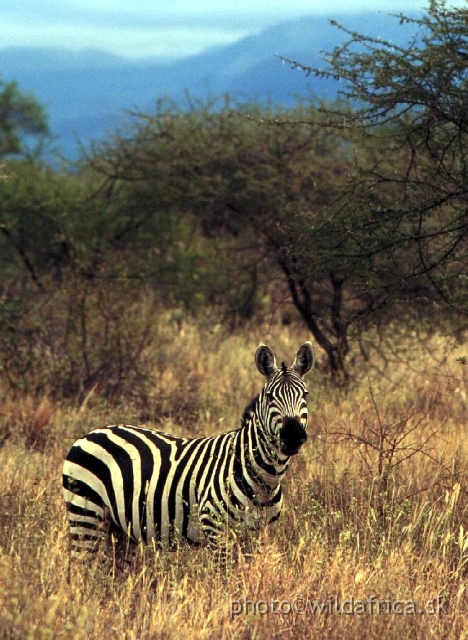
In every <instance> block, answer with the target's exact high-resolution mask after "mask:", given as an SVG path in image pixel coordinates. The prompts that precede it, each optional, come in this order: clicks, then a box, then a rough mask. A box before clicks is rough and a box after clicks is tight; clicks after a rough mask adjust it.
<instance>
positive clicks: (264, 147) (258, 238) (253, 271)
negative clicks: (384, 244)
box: [88, 101, 350, 377]
mask: <svg viewBox="0 0 468 640" xmlns="http://www.w3.org/2000/svg"><path fill="white" fill-rule="evenodd" d="M214 107H216V108H214ZM314 109H315V108H314V107H313V106H312V105H298V106H297V107H296V109H295V110H293V111H292V112H291V111H288V112H281V111H280V110H278V109H276V110H272V109H270V110H269V109H262V108H260V107H256V106H252V105H251V106H249V107H240V106H238V105H236V107H235V108H233V107H232V105H231V103H230V102H229V101H227V102H226V103H225V104H224V105H222V106H221V107H220V105H219V104H217V105H212V104H204V105H200V104H197V105H194V106H192V108H190V109H188V110H180V109H177V108H176V107H175V106H174V105H169V107H168V108H164V107H163V105H160V108H159V110H158V111H157V113H156V114H154V115H150V116H148V115H146V114H134V120H133V129H132V130H131V131H130V132H128V131H127V132H121V133H120V134H119V135H117V136H115V137H114V138H113V139H111V140H108V141H107V142H104V143H101V144H99V145H98V146H96V147H95V149H94V150H93V153H92V154H91V156H90V157H89V158H88V164H89V165H90V166H92V167H93V169H94V170H97V171H98V172H100V173H101V174H102V175H103V176H104V177H105V182H104V184H105V187H106V190H107V192H108V193H111V194H112V196H113V197H115V198H117V199H120V198H121V197H122V196H121V194H122V193H123V192H126V193H127V196H126V197H125V201H127V202H128V201H134V202H138V203H139V205H137V206H136V209H135V215H134V216H133V224H134V225H136V226H140V227H141V228H143V227H144V226H145V225H147V224H148V221H149V219H150V218H151V217H152V216H153V217H154V216H157V215H161V212H164V211H167V212H174V211H177V212H178V215H189V216H192V217H194V218H195V219H196V220H197V221H198V223H199V225H200V229H201V230H202V233H203V234H204V235H205V236H207V237H209V238H212V239H213V240H214V241H215V242H217V243H218V245H219V243H222V244H223V248H224V257H223V258H222V264H221V262H220V264H219V267H220V269H219V270H220V271H223V272H224V276H225V277H224V278H221V280H222V283H223V284H224V285H225V286H227V288H228V289H229V290H230V291H232V290H233V289H235V288H236V287H237V285H238V281H239V278H238V274H239V272H240V270H242V272H243V273H244V274H249V275H248V277H250V280H251V285H250V286H244V290H247V294H246V300H245V301H244V302H242V301H241V300H239V297H238V296H236V297H235V299H236V301H237V303H238V304H239V305H240V306H242V307H243V308H244V312H247V311H248V310H250V309H251V301H252V298H253V297H254V296H253V295H252V294H253V293H254V292H255V288H256V287H257V286H258V282H259V280H261V277H260V278H259V277H258V276H259V273H260V272H262V273H265V272H268V273H269V277H270V280H271V279H272V278H274V277H275V275H274V274H277V275H278V274H280V276H281V278H282V285H281V286H282V288H283V289H284V284H286V290H287V291H288V292H289V298H290V299H291V300H292V302H293V304H294V305H295V307H296V308H297V310H298V311H299V313H300V314H301V316H302V318H303V320H304V322H305V324H306V326H307V327H308V328H309V330H310V331H311V332H312V333H313V335H314V337H315V338H316V340H317V342H318V343H319V345H320V346H322V347H323V349H324V350H325V351H326V353H327V356H328V362H329V367H330V371H331V373H332V375H333V376H334V377H338V376H339V375H341V374H343V372H344V353H345V346H346V340H347V336H346V332H345V331H343V330H342V326H340V324H339V313H340V312H341V308H340V305H341V300H340V296H341V283H340V281H339V279H338V278H337V277H336V274H335V273H334V272H333V271H330V268H329V265H330V256H329V255H328V254H327V252H326V251H324V250H323V246H324V245H325V246H327V247H328V246H329V244H330V238H329V237H325V235H322V237H321V238H320V239H319V241H318V246H310V245H309V244H307V247H300V246H297V245H296V244H295V237H294V235H293V233H292V231H291V229H290V227H289V221H290V218H291V215H293V214H292V210H293V209H292V208H294V209H297V210H299V209H300V210H310V209H314V210H321V209H322V208H323V207H324V206H328V205H330V204H331V203H332V202H333V200H334V199H335V198H336V197H337V196H338V194H339V192H340V190H341V189H342V188H343V185H344V184H346V182H347V176H348V170H349V169H348V168H347V167H348V165H349V164H350V155H349V148H348V147H347V142H346V141H345V139H344V137H343V135H342V134H340V135H339V136H337V135H336V134H335V133H334V132H332V131H330V130H327V129H326V128H324V127H323V126H318V125H317V126H312V127H311V126H310V124H309V122H310V115H311V112H312V111H314ZM291 117H293V118H294V119H295V124H294V126H289V124H288V122H289V120H290V118H291ZM128 189H130V193H128ZM299 242H301V240H300V239H299ZM306 249H307V250H308V251H309V250H310V251H311V252H312V253H313V254H314V255H320V256H321V257H322V268H321V270H320V273H319V272H317V278H316V280H315V284H316V286H315V287H314V288H311V287H310V286H309V285H308V283H306V282H305V276H306V273H305V272H304V271H303V270H302V268H301V264H300V262H299V260H298V259H297V258H298V256H300V255H301V254H302V252H303V251H304V250H306ZM228 255H229V256H230V259H229V260H226V256H228ZM232 256H235V259H234V260H233V259H232ZM239 256H240V260H239ZM244 278H245V275H244ZM229 280H230V281H231V282H230V286H229V283H228V282H227V281H229ZM214 284H215V287H214V288H215V289H216V286H217V285H218V286H219V284H220V280H219V278H217V282H216V283H214ZM213 293H214V298H216V295H215V293H216V292H213ZM305 294H306V295H307V296H308V297H307V300H305V299H304V295H305ZM343 326H344V325H343Z"/></svg>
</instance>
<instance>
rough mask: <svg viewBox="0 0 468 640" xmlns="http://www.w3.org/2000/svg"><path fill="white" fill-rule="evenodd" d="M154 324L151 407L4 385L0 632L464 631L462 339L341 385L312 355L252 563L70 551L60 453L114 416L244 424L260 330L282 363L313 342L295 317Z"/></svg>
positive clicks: (154, 422) (207, 427) (466, 550)
mask: <svg viewBox="0 0 468 640" xmlns="http://www.w3.org/2000/svg"><path fill="white" fill-rule="evenodd" d="M159 322H160V323H164V336H165V339H164V340H163V341H160V343H159V347H157V346H156V344H155V345H154V346H153V348H154V349H155V350H157V357H156V354H154V355H155V363H156V364H155V370H154V387H153V389H152V391H151V393H150V396H149V397H150V403H149V404H148V405H147V406H146V409H145V411H142V409H141V408H140V407H139V405H138V403H137V402H134V401H132V400H130V399H128V400H125V401H122V402H121V403H120V404H119V403H117V404H116V403H114V404H113V405H110V404H109V403H108V402H107V401H106V400H104V399H103V398H102V397H101V396H100V395H99V390H98V389H97V388H93V389H92V390H91V391H90V392H89V393H88V394H87V395H86V396H85V397H84V398H83V399H82V401H81V402H80V403H79V404H72V403H68V404H67V403H61V402H58V401H54V400H53V399H51V397H49V396H48V395H47V393H46V391H44V393H43V395H42V396H41V397H38V396H34V397H33V396H28V395H27V394H20V393H18V394H16V395H14V394H12V392H11V391H8V392H7V391H5V392H4V393H3V398H2V405H1V407H0V415H1V427H0V428H1V433H2V446H1V448H0V469H1V478H2V491H1V494H0V636H1V637H2V638H17V639H18V640H25V639H33V638H34V639H36V638H37V639H49V638H50V639H51V638H77V639H80V638H83V639H85V638H86V639H88V638H91V639H101V638H109V639H111V638H125V639H135V640H136V639H138V640H144V639H149V638H180V637H187V638H189V637H191V638H319V637H327V638H356V637H360V638H364V637H365V638H400V639H402V638H410V637H411V638H430V637H433V638H460V637H466V634H467V632H466V626H467V620H468V610H467V593H466V579H467V575H468V495H467V490H468V483H467V480H468V466H467V461H468V445H467V444H466V424H467V417H468V408H467V371H466V365H464V364H463V363H464V359H463V356H464V354H466V350H465V351H464V349H463V346H460V345H458V346H457V344H456V343H455V342H454V341H452V340H451V339H449V338H442V337H438V336H432V337H430V338H427V339H422V338H421V337H420V338H419V339H418V340H416V339H415V340H414V341H413V342H412V343H410V341H409V339H408V348H407V352H406V355H404V356H403V355H402V352H401V351H399V352H398V354H396V355H394V356H393V355H392V354H391V352H390V350H388V349H387V351H386V352H385V353H384V354H383V355H385V359H384V358H383V357H382V356H378V355H374V356H372V358H371V360H370V361H369V362H365V363H364V362H363V363H360V364H359V363H357V364H356V365H355V367H354V371H355V376H354V381H353V382H352V383H351V385H350V387H349V388H348V389H347V390H346V391H344V390H339V389H337V388H335V387H332V386H331V385H330V384H329V382H328V378H327V377H326V376H325V375H324V374H323V373H322V372H321V370H320V363H319V366H318V367H317V368H316V369H314V370H313V372H312V373H311V374H310V375H309V377H308V386H309V389H310V401H309V407H310V422H309V433H310V437H309V440H308V442H307V443H306V445H305V447H304V448H303V450H302V451H301V452H300V454H299V455H298V456H297V458H295V459H294V460H293V462H292V465H291V469H290V472H289V473H288V475H287V478H286V480H285V493H286V497H285V508H284V511H283V514H282V517H281V519H280V521H279V522H278V523H276V524H275V525H273V526H271V527H270V528H269V529H268V530H267V531H266V532H265V534H264V535H263V536H262V539H261V547H260V549H259V550H258V551H257V552H256V553H255V554H254V556H253V558H251V559H246V558H242V557H241V558H240V559H239V560H238V562H237V564H234V565H233V566H232V567H230V568H228V569H227V570H226V571H220V570H218V568H217V567H216V566H215V564H214V562H213V559H212V558H211V557H210V554H209V552H208V551H207V550H205V549H201V550H196V551H194V550H190V549H186V548H180V549H179V550H178V551H176V552H173V553H169V552H162V551H159V550H154V549H147V550H145V551H142V553H141V554H140V556H141V557H139V559H138V560H137V562H136V566H135V567H134V568H133V570H128V571H126V572H124V573H123V574H122V573H119V572H116V571H114V567H113V565H112V561H111V560H109V559H107V560H106V559H105V558H103V557H98V558H96V557H94V556H93V557H90V558H89V561H87V562H84V563H82V564H78V565H77V564H71V563H70V559H69V553H68V537H67V527H66V518H65V508H64V504H63V500H62V496H61V465H62V460H63V458H64V455H65V454H66V452H67V450H68V448H69V447H70V445H71V444H72V442H73V440H74V439H75V438H77V437H78V436H80V435H81V434H84V433H85V432H87V431H89V430H91V429H92V428H94V427H98V426H101V425H104V424H110V423H114V422H118V421H126V422H129V423H134V424H135V423H139V424H142V423H144V424H145V425H146V426H150V427H154V428H159V429H164V430H166V431H170V432H173V433H178V434H184V435H189V436H190V435H195V434H197V435H200V434H206V435H210V434H215V433H217V432H220V431H223V430H228V429H231V428H234V427H236V426H237V425H238V423H239V420H240V415H241V412H242V409H243V408H244V406H245V405H246V404H247V402H248V401H249V400H250V398H251V397H252V396H253V395H254V394H255V393H257V392H258V391H259V389H260V388H261V385H262V380H261V377H260V376H259V374H258V372H257V371H256V368H255V366H254V364H253V354H254V352H255V349H256V346H257V344H258V342H259V341H263V342H265V343H267V344H269V345H270V346H271V347H272V348H273V349H274V350H275V353H276V354H277V356H278V357H279V359H280V360H281V359H283V358H284V359H287V360H288V361H289V360H290V359H291V358H292V357H293V354H294V353H295V351H296V349H297V347H298V346H299V344H301V343H302V341H303V340H304V339H305V338H307V336H306V335H304V331H303V329H302V328H301V327H296V328H294V326H290V327H284V326H279V325H274V326H271V327H269V328H268V330H267V329H265V328H264V327H257V328H256V329H252V328H251V329H249V330H244V331H243V332H242V333H239V334H237V335H236V334H234V335H230V336H226V335H225V334H222V333H216V332H213V331H208V330H206V329H203V328H201V327H200V326H197V324H195V323H191V322H189V321H187V322H178V323H173V322H171V321H169V319H168V318H167V317H164V316H162V315H161V316H160V319H159ZM160 330H161V329H160ZM156 343H157V341H156ZM400 346H401V345H400ZM319 360H320V358H319ZM143 556H144V557H143ZM314 603H315V604H314ZM314 606H315V607H316V609H315V611H314V610H313V607H314ZM320 606H321V607H322V611H321V612H320V611H318V610H317V607H320Z"/></svg>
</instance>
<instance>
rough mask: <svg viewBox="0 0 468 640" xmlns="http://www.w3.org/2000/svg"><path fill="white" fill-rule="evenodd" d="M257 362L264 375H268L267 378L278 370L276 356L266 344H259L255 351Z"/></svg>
mask: <svg viewBox="0 0 468 640" xmlns="http://www.w3.org/2000/svg"><path fill="white" fill-rule="evenodd" d="M255 364H256V365H257V369H258V370H259V371H260V373H261V374H262V376H266V377H267V378H268V377H269V376H271V374H272V373H274V372H275V371H276V369H277V367H276V358H275V356H274V354H273V351H272V350H271V349H270V347H267V346H266V344H260V345H259V346H258V349H257V351H256V353H255Z"/></svg>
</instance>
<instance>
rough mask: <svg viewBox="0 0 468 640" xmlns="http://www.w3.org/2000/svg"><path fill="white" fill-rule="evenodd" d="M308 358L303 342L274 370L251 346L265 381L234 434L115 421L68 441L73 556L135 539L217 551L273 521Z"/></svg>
mask: <svg viewBox="0 0 468 640" xmlns="http://www.w3.org/2000/svg"><path fill="white" fill-rule="evenodd" d="M314 359H315V356H314V349H313V347H312V344H311V343H310V342H305V343H304V344H303V345H302V346H301V347H300V348H299V350H298V351H297V354H296V357H295V360H294V363H293V364H292V366H291V367H287V366H286V364H285V363H284V362H283V363H282V365H281V366H280V367H277V365H276V359H275V356H274V354H273V352H272V351H271V349H270V348H269V347H267V346H266V345H264V344H260V346H259V347H258V349H257V351H256V354H255V362H256V365H257V368H258V370H259V372H260V373H261V374H262V375H263V376H265V378H266V382H265V385H264V387H263V389H262V390H261V391H260V393H259V394H258V395H257V396H256V397H255V398H254V399H253V400H252V401H251V402H250V403H249V404H248V406H247V407H246V409H245V411H244V413H243V415H242V419H241V425H240V427H239V428H237V429H235V430H233V431H229V432H226V433H222V434H220V435H217V436H213V437H207V438H183V437H177V436H174V435H170V434H167V433H163V432H162V431H155V430H152V429H148V428H144V427H136V426H131V425H126V424H118V425H114V426H107V427H104V428H100V429H96V430H94V431H92V432H90V433H89V434H88V435H85V436H84V437H82V438H80V439H79V440H77V441H76V442H75V443H74V444H73V446H72V447H71V449H70V451H69V453H68V455H67V456H66V459H65V462H64V465H63V491H64V498H65V502H66V507H67V513H68V521H69V526H70V534H71V536H70V538H71V551H72V555H73V556H76V555H79V554H80V555H81V552H83V551H88V552H95V551H97V550H98V548H99V545H100V543H101V542H102V541H103V540H106V548H107V550H109V549H111V548H114V551H115V552H116V553H117V552H118V551H120V553H121V555H123V557H124V558H125V559H126V558H127V557H128V555H133V556H134V555H135V550H136V547H137V545H138V543H146V544H153V545H158V546H159V547H164V546H167V548H174V547H176V546H177V545H178V544H179V543H180V542H181V541H182V540H185V541H186V542H188V543H189V544H191V545H203V544H205V545H208V546H211V547H213V548H215V549H218V550H222V549H224V550H225V549H226V548H228V547H229V544H233V541H234V540H236V539H237V540H241V539H242V536H241V534H239V535H237V534H236V532H239V531H241V530H242V528H243V529H244V532H245V531H249V532H250V533H252V532H254V533H256V532H258V531H259V530H260V529H261V528H263V526H264V525H265V524H268V523H271V522H273V521H274V520H276V519H277V518H278V517H279V515H280V512H281V508H282V503H283V494H282V488H281V480H282V478H283V476H284V474H285V472H286V470H287V469H288V467H289V464H290V460H291V458H292V457H293V456H294V455H296V454H297V453H298V452H299V450H300V448H301V447H302V445H303V444H304V443H305V442H306V440H307V433H306V427H307V421H308V411H307V396H308V391H307V389H306V386H305V384H304V381H303V377H304V376H305V374H306V373H308V372H309V371H310V369H311V368H312V366H313V363H314ZM221 552H222V551H221Z"/></svg>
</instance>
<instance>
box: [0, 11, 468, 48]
mask: <svg viewBox="0 0 468 640" xmlns="http://www.w3.org/2000/svg"><path fill="white" fill-rule="evenodd" d="M463 3H466V0H455V4H458V5H461V4H463ZM427 4H428V2H427V0H426V1H425V0H346V1H345V2H343V0H265V2H258V1H255V0H0V50H1V49H4V48H7V47H18V46H22V47H59V48H65V49H68V50H71V51H80V50H84V49H99V50H104V51H107V52H109V53H113V54H116V55H120V56H125V57H135V58H145V57H154V58H156V57H166V58H175V57H183V56H187V55H192V54H195V53H198V52H200V51H202V50H204V49H207V48H209V47H212V46H218V45H224V44H230V43H232V42H234V41H236V40H239V39H240V38H242V37H245V36H247V35H251V34H254V33H258V32H259V31H261V30H262V29H265V28H267V27H269V26H271V25H273V24H275V23H278V22H282V21H285V20H290V19H294V18H299V17H301V16H304V15H313V14H322V15H327V16H329V17H333V14H343V13H344V12H353V13H354V12H358V11H363V10H369V9H370V10H373V11H385V12H387V13H394V12H396V13H398V12H400V11H402V12H403V13H404V12H405V11H411V10H414V9H421V8H425V7H427ZM0 54H1V51H0Z"/></svg>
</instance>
